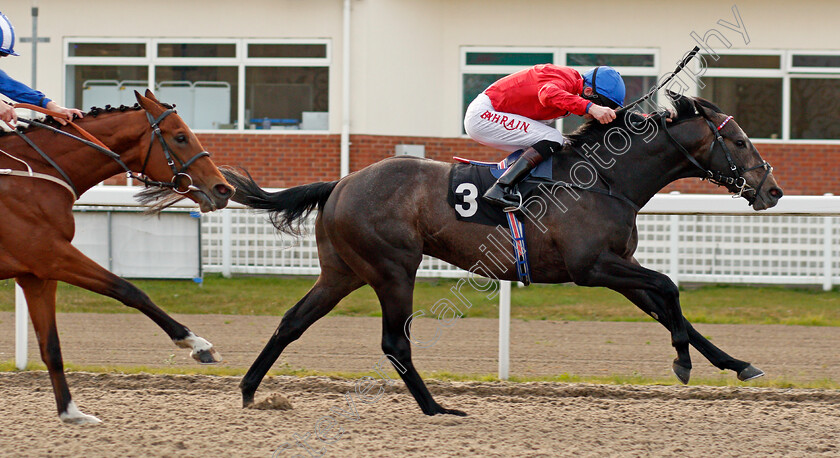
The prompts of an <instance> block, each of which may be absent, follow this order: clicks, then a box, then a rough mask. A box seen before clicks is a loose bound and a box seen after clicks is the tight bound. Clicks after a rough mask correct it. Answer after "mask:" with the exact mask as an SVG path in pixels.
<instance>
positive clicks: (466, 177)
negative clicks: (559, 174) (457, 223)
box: [447, 150, 551, 226]
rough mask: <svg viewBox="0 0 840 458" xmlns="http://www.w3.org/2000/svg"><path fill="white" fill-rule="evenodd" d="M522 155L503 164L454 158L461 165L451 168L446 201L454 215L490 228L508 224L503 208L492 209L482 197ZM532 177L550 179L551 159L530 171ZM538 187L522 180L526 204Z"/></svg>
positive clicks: (517, 153)
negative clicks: (452, 209) (453, 210)
mask: <svg viewBox="0 0 840 458" xmlns="http://www.w3.org/2000/svg"><path fill="white" fill-rule="evenodd" d="M520 155H522V150H519V151H515V152H513V153H512V154H511V155H510V156H508V157H506V158H505V159H504V160H502V161H500V162H479V161H470V160H467V159H463V158H460V157H456V158H455V160H457V161H459V162H461V163H460V164H455V165H454V166H452V171H451V172H450V174H449V192H448V193H447V201H448V202H449V205H450V206H451V207H452V208H454V209H455V215H456V216H457V218H458V219H459V220H461V221H467V222H470V223H478V224H485V225H488V226H497V225H499V224H501V225H505V224H507V217H506V215H505V212H504V211H502V208H501V207H498V206H496V205H492V204H491V203H489V202H487V201H485V200H484V199H482V198H481V196H482V195H484V193H485V192H486V191H487V189H489V188H490V187H491V186H493V183H495V182H496V180H497V179H498V178H499V177H500V176H502V174H503V173H504V172H505V170H506V169H507V168H508V167H510V165H511V164H513V163H514V162H515V161H516V159H518V158H519V156H520ZM531 176H533V177H537V178H543V179H551V159H548V160H545V161H543V162H541V163H540V164H539V165H538V166H537V167H535V168H534V169H533V170H531V173H530V174H529V177H531ZM537 186H538V183H534V182H529V181H528V180H527V178H526V179H525V180H523V181H522V183H520V184H519V186H518V189H519V192H520V194H521V195H522V198H523V200H524V199H526V198H527V197H528V195H529V194H530V193H531V191H533V190H534V189H535V188H536V187H537Z"/></svg>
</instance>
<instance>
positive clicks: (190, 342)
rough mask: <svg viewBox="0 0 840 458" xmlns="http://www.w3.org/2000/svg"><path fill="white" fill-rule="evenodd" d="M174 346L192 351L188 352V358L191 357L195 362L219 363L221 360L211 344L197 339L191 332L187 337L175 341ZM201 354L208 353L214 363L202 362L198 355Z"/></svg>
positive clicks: (199, 338) (202, 339)
mask: <svg viewBox="0 0 840 458" xmlns="http://www.w3.org/2000/svg"><path fill="white" fill-rule="evenodd" d="M175 345H177V346H179V347H181V348H189V349H191V350H192V351H191V352H190V356H192V357H193V359H195V360H196V361H199V362H202V363H210V362H219V361H221V360H222V357H221V356H220V355H219V354H218V353H217V352H216V350H215V349H214V348H213V344H211V343H210V342H208V341H207V340H205V339H204V338H201V337H198V336H197V335H195V334H193V333H192V331H190V334H189V335H188V336H187V337H185V338H183V339H181V340H176V341H175ZM202 352H204V353H209V354H210V355H212V359H213V360H215V361H202V360H201V355H200V353H202Z"/></svg>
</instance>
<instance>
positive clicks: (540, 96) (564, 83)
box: [464, 64, 625, 207]
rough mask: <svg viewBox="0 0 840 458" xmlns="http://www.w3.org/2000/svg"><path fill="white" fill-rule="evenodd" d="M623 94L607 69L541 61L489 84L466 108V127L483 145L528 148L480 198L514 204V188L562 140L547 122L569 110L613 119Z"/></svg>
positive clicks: (601, 119)
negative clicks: (582, 69) (581, 69)
mask: <svg viewBox="0 0 840 458" xmlns="http://www.w3.org/2000/svg"><path fill="white" fill-rule="evenodd" d="M624 93H625V88H624V81H623V80H622V79H621V75H619V74H618V72H617V71H615V70H614V69H612V68H610V67H597V68H595V69H592V70H590V71H589V72H587V73H585V74H583V75H581V74H580V73H579V72H578V71H577V70H574V69H572V68H569V67H558V66H556V65H552V64H541V65H536V66H534V67H531V68H528V69H525V70H522V71H519V72H516V73H513V74H511V75H508V76H506V77H504V78H502V79H500V80H498V81H496V82H495V83H493V84H492V85H490V87H488V88H487V89H485V90H484V92H482V93H481V94H479V95H478V97H476V98H475V100H474V101H473V102H472V103H471V104H470V106H469V107H468V108H467V113H466V116H465V118H464V129H465V130H466V132H467V134H468V135H469V136H470V137H471V138H473V139H474V140H475V141H477V142H479V143H481V144H483V145H487V146H490V147H493V148H497V149H500V150H503V151H508V152H513V151H516V150H518V149H523V148H527V149H526V151H525V152H524V153H523V154H522V156H521V157H520V159H519V160H517V161H516V162H515V163H514V164H513V165H511V167H510V168H509V169H508V170H507V171H506V172H505V173H504V174H503V175H502V177H500V178H499V181H497V182H496V184H495V185H494V186H493V187H492V188H490V189H489V190H488V191H487V193H485V194H484V198H485V199H487V200H488V201H490V202H492V203H495V204H498V205H502V206H504V207H515V206H518V203H519V199H518V197H517V198H515V195H513V194H512V193H511V191H512V188H513V187H514V186H515V185H516V184H517V183H518V182H519V181H521V180H522V179H523V178H524V177H525V176H527V175H528V172H530V170H531V169H532V168H534V167H536V165H537V164H539V163H540V162H542V160H543V159H544V158H546V157H549V156H550V155H551V154H552V153H554V152H556V151H559V150H560V148H562V146H563V144H564V143H565V142H566V139H565V138H564V137H563V134H562V133H560V132H559V131H558V130H557V129H555V128H554V127H551V126H549V125H548V124H550V123H551V122H553V121H554V120H555V119H557V118H562V117H565V116H568V115H569V114H575V115H578V116H585V117H587V118H595V119H597V120H598V121H599V122H601V123H604V124H605V123H608V122H611V121H612V120H613V119H615V111H614V110H615V109H616V108H618V107H620V106H621V105H622V104H623V103H624Z"/></svg>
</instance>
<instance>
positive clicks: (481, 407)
mask: <svg viewBox="0 0 840 458" xmlns="http://www.w3.org/2000/svg"><path fill="white" fill-rule="evenodd" d="M176 318H177V319H179V320H180V321H182V322H183V323H185V324H186V325H188V326H189V327H190V328H191V329H192V330H193V331H195V332H196V333H197V334H199V335H202V336H203V337H205V338H207V339H208V340H210V341H212V342H213V343H214V344H216V346H217V348H218V349H219V351H220V352H221V353H222V355H223V356H224V357H225V363H224V364H226V365H228V366H233V367H247V366H249V365H250V363H251V362H252V360H253V358H255V357H256V355H257V353H258V352H259V350H260V349H261V348H262V345H263V344H264V343H265V341H266V339H267V338H268V337H269V336H270V335H271V333H272V332H273V330H274V328H275V326H276V324H277V323H278V322H279V318H278V317H244V316H196V315H186V316H178V317H176ZM434 325H435V322H433V321H431V320H420V325H419V326H418V327H417V329H416V331H415V332H416V333H417V334H418V335H419V336H422V338H423V339H428V338H430V337H431V336H432V335H434V330H435V329H434ZM497 326H498V323H497V322H496V321H495V320H483V319H472V320H470V319H464V320H460V321H458V322H456V324H455V325H454V326H452V327H450V328H447V329H444V330H442V331H441V334H440V339H439V340H438V342H437V343H436V344H435V345H433V346H431V347H429V348H415V349H414V356H415V358H414V360H415V364H416V365H417V366H418V368H420V370H423V371H449V372H456V373H476V374H491V373H495V371H496V368H497V366H496V364H497V362H496V356H497V347H496V345H497V335H498V330H497ZM380 329H381V324H380V320H379V319H377V318H346V317H327V318H325V319H323V320H321V321H320V322H318V323H316V324H315V325H314V326H313V328H312V329H310V330H309V331H308V332H307V333H306V334H304V336H303V337H302V338H301V340H300V341H298V342H296V343H294V344H292V345H291V346H290V347H289V348H288V349H287V351H286V353H284V355H283V356H282V357H281V360H280V361H279V362H278V364H279V365H288V366H290V367H293V368H306V369H316V370H323V371H352V372H368V373H370V374H371V375H372V376H374V377H376V374H375V373H374V372H373V371H372V369H373V367H374V365H375V364H376V363H377V362H378V361H379V358H380V355H381V352H380V350H379V336H380ZM698 329H699V330H700V332H702V333H703V334H704V335H706V336H708V337H711V338H712V341H713V342H715V343H716V344H718V345H720V346H721V347H722V348H724V349H725V350H727V351H729V352H730V353H731V354H733V356H736V357H739V358H742V359H746V360H749V361H751V362H753V363H754V364H755V365H756V366H758V367H760V368H762V369H764V370H765V371H767V373H768V376H769V377H773V378H784V379H788V380H800V381H807V380H819V379H825V378H831V379H833V380H838V379H840V364H838V362H840V358H838V354H840V351H839V350H838V348H840V329H838V328H811V327H798V326H735V325H699V326H698ZM59 330H60V332H61V339H62V346H63V349H64V356H65V360H66V361H68V362H72V363H76V364H83V365H122V366H139V365H146V366H159V367H164V366H167V365H187V364H188V365H192V364H193V363H192V362H191V360H190V359H189V357H188V355H187V352H185V351H184V350H181V349H178V348H175V347H174V346H173V345H172V344H171V343H170V342H169V341H168V339H167V338H166V336H165V335H164V334H163V333H162V332H161V331H160V330H159V329H158V328H157V327H155V325H154V324H153V323H151V322H150V321H149V320H148V319H146V318H145V317H143V316H141V315H139V314H124V315H95V314H78V315H77V314H62V315H60V316H59ZM13 331H14V325H13V316H12V314H11V313H0V350H2V351H0V360H9V359H12V358H13V354H14V353H13V335H14V332H13ZM511 340H512V347H511V373H512V374H514V375H551V374H561V373H569V374H576V375H609V374H624V375H631V374H640V375H645V376H650V377H668V376H670V369H669V367H670V361H671V359H672V358H673V356H674V355H673V351H672V349H671V348H670V346H669V344H668V342H669V337H668V335H667V333H666V331H665V330H664V329H663V328H661V327H660V326H659V325H657V324H655V323H586V322H569V323H561V322H542V321H539V322H533V321H532V322H522V321H514V322H513V326H512V331H511ZM30 345H31V349H30V356H31V358H32V359H37V350H35V348H37V347H35V342H34V338H31V339H30ZM171 355H174V356H171ZM693 356H694V363H695V370H694V372H693V376H694V377H706V378H709V377H726V378H730V379H734V374H731V373H727V374H720V371H718V370H717V369H715V368H713V367H712V366H711V365H709V364H708V363H707V362H705V360H703V359H702V357H701V356H700V355H699V354H698V353H693ZM69 382H70V387H71V390H72V392H73V395H74V399H75V400H76V401H77V403H78V404H79V407H80V408H81V409H82V411H84V412H85V413H88V414H92V415H96V416H98V417H99V418H101V419H102V420H104V423H103V424H102V425H99V426H93V427H77V426H69V425H63V424H61V423H60V422H59V421H58V419H57V417H56V415H55V407H54V401H53V396H52V392H51V388H50V385H49V379H48V378H47V376H46V374H45V373H43V372H29V373H5V374H0V393H2V395H0V396H2V398H0V399H2V400H3V402H2V405H3V407H2V410H0V413H2V415H0V430H2V431H3V434H2V435H0V454H2V455H11V456H33V455H60V456H80V455H84V456H176V455H199V454H200V455H205V456H271V454H272V453H273V452H274V451H276V450H277V449H278V448H280V447H281V446H283V445H284V444H288V446H289V447H290V448H289V449H288V450H286V452H285V453H282V454H280V455H281V456H293V455H294V454H295V453H299V454H301V455H302V456H314V455H317V454H318V453H321V452H323V454H324V455H325V456H377V457H378V456H383V457H384V456H428V457H435V456H605V455H609V456H648V455H655V456H665V455H668V456H673V455H678V454H679V455H689V456H710V455H722V456H733V455H743V454H745V453H746V454H754V455H758V456H770V455H777V456H782V455H784V456H805V455H808V456H813V455H825V456H840V448H839V447H840V392H838V391H829V390H782V389H763V388H751V387H749V385H748V384H745V385H743V386H739V387H736V388H715V387H703V386H687V387H683V386H674V387H635V386H596V385H585V384H559V383H527V384H510V383H501V382H497V383H472V382H470V383H456V382H430V383H429V386H430V390H431V392H432V393H433V394H434V395H435V397H436V399H437V400H438V402H440V403H441V404H442V405H444V406H445V407H453V408H459V409H462V410H465V411H466V412H467V413H468V414H469V416H468V417H464V418H461V417H452V416H436V417H427V416H425V415H422V413H421V412H420V410H419V408H418V407H417V405H416V403H415V402H414V400H413V399H412V398H411V396H410V395H409V394H408V393H406V392H405V390H404V388H403V385H402V383H401V382H398V383H395V384H393V385H384V384H382V385H379V384H377V385H376V386H377V387H378V386H382V390H383V391H382V394H381V396H380V397H378V398H375V399H373V400H371V399H368V401H370V402H368V403H364V402H361V401H362V399H361V398H360V397H358V396H357V395H356V394H354V385H355V383H356V381H353V380H331V379H327V378H323V377H306V378H294V377H273V378H270V379H267V380H266V381H265V382H264V384H263V385H262V387H261V389H260V391H259V392H258V399H262V398H265V397H266V396H267V395H269V394H271V393H282V394H283V395H285V396H286V397H287V398H288V399H289V400H290V401H291V403H292V404H293V406H294V409H293V410H289V411H279V410H267V411H262V410H250V409H249V410H243V409H241V408H240V398H239V392H238V389H237V384H238V383H239V378H238V377H211V376H151V375H145V374H141V375H131V376H125V375H113V374H85V373H76V374H70V375H69ZM377 383H379V380H378V379H377ZM348 392H349V393H351V394H350V395H349V396H346V395H345V393H348ZM354 407H355V414H353V408H354ZM330 426H331V427H332V429H331V430H330V429H329V427H330ZM316 429H317V431H316ZM319 433H320V434H321V435H322V436H323V437H325V438H327V439H329V438H330V437H333V439H334V440H333V442H331V443H326V442H325V441H322V440H320V439H318V438H317V435H318V434H319ZM337 434H338V435H337ZM296 438H297V439H296ZM296 442H297V443H296ZM304 444H305V446H308V447H310V448H309V450H307V449H306V448H304Z"/></svg>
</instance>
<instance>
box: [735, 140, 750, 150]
mask: <svg viewBox="0 0 840 458" xmlns="http://www.w3.org/2000/svg"><path fill="white" fill-rule="evenodd" d="M735 146H737V147H738V148H745V147H746V146H747V142H745V141H743V140H736V141H735Z"/></svg>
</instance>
